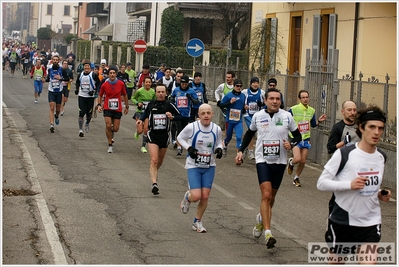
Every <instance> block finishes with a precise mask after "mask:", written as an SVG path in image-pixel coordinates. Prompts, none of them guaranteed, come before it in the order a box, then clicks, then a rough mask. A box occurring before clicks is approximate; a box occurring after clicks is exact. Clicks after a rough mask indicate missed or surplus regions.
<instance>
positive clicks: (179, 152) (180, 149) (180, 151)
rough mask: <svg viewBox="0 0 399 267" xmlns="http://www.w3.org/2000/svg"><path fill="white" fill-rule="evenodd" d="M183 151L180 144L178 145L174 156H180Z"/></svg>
mask: <svg viewBox="0 0 399 267" xmlns="http://www.w3.org/2000/svg"><path fill="white" fill-rule="evenodd" d="M182 152H183V151H182V148H181V146H179V147H178V148H177V154H176V156H181V153H182Z"/></svg>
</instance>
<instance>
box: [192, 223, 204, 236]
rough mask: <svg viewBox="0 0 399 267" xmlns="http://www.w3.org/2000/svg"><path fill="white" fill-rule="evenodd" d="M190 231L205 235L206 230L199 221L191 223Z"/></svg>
mask: <svg viewBox="0 0 399 267" xmlns="http://www.w3.org/2000/svg"><path fill="white" fill-rule="evenodd" d="M192 229H193V230H194V231H197V232H198V233H206V229H205V228H204V226H202V222H201V221H196V222H195V223H193V226H192Z"/></svg>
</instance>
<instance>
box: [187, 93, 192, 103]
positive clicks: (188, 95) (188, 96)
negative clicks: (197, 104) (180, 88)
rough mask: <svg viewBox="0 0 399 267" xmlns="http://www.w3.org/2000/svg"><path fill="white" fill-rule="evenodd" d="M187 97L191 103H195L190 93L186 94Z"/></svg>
mask: <svg viewBox="0 0 399 267" xmlns="http://www.w3.org/2000/svg"><path fill="white" fill-rule="evenodd" d="M186 97H187V98H188V99H190V100H191V101H193V97H192V96H191V95H190V94H189V93H187V94H186Z"/></svg>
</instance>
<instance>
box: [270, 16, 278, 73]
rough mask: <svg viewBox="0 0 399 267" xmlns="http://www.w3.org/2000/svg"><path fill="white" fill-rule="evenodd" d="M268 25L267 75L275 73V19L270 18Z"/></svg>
mask: <svg viewBox="0 0 399 267" xmlns="http://www.w3.org/2000/svg"><path fill="white" fill-rule="evenodd" d="M270 24H271V25H270V49H269V65H270V68H269V73H270V74H274V73H275V72H276V51H277V18H271V19H270Z"/></svg>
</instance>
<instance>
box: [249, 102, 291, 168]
mask: <svg viewBox="0 0 399 267" xmlns="http://www.w3.org/2000/svg"><path fill="white" fill-rule="evenodd" d="M249 128H250V129H251V130H252V131H257V133H258V138H257V140H256V145H255V160H256V163H262V162H266V163H268V164H287V150H286V149H285V148H284V142H283V140H286V141H288V132H290V131H291V132H293V131H295V130H296V129H297V125H296V123H295V121H294V119H293V118H292V115H291V113H289V112H288V111H285V110H283V109H280V110H279V111H278V112H277V113H274V115H273V117H272V118H271V117H270V114H269V113H267V112H266V111H265V109H262V110H260V111H258V112H256V113H255V114H254V115H253V117H252V121H251V125H250V126H249Z"/></svg>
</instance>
